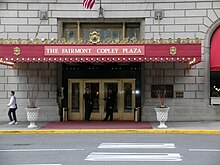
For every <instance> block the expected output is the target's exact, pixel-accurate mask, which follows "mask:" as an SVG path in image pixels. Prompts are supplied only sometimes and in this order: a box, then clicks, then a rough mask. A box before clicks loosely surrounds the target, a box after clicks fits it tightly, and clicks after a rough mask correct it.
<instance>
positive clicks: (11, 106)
mask: <svg viewBox="0 0 220 165" xmlns="http://www.w3.org/2000/svg"><path fill="white" fill-rule="evenodd" d="M14 95H15V92H14V91H11V97H10V101H9V103H8V107H9V110H8V117H9V119H10V122H9V123H8V124H10V125H12V124H17V117H16V110H17V103H16V97H15V96H14ZM11 114H12V115H13V118H12V115H11Z"/></svg>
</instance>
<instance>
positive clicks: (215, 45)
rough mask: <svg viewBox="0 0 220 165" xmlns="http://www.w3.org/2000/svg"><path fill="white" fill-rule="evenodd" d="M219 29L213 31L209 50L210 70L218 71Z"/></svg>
mask: <svg viewBox="0 0 220 165" xmlns="http://www.w3.org/2000/svg"><path fill="white" fill-rule="evenodd" d="M219 43H220V27H219V28H218V29H217V30H216V31H215V33H214V35H213V36H212V40H211V50H210V70H211V71H220V49H219Z"/></svg>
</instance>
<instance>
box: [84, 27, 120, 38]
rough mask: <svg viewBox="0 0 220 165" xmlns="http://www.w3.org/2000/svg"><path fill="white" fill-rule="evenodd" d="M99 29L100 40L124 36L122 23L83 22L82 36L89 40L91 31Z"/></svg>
mask: <svg viewBox="0 0 220 165" xmlns="http://www.w3.org/2000/svg"><path fill="white" fill-rule="evenodd" d="M93 31H97V32H98V33H99V34H100V40H101V41H104V40H106V39H108V38H109V39H116V38H122V24H82V25H81V35H82V36H81V37H82V38H83V39H84V40H85V41H88V40H89V37H90V33H91V32H93Z"/></svg>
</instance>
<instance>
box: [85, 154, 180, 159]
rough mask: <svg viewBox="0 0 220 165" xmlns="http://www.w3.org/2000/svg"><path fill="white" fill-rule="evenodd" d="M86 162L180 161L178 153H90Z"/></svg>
mask: <svg viewBox="0 0 220 165" xmlns="http://www.w3.org/2000/svg"><path fill="white" fill-rule="evenodd" d="M85 160H87V161H182V158H181V155H180V154H179V153H111V152H106V153H105V152H92V153H91V154H89V155H88V156H87V158H86V159H85Z"/></svg>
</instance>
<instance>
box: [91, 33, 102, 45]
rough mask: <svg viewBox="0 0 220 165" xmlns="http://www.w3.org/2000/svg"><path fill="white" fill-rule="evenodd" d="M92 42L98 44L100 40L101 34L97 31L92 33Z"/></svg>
mask: <svg viewBox="0 0 220 165" xmlns="http://www.w3.org/2000/svg"><path fill="white" fill-rule="evenodd" d="M89 42H90V43H93V44H97V43H99V42H100V34H99V33H98V32H96V31H94V32H91V33H90V40H89Z"/></svg>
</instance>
